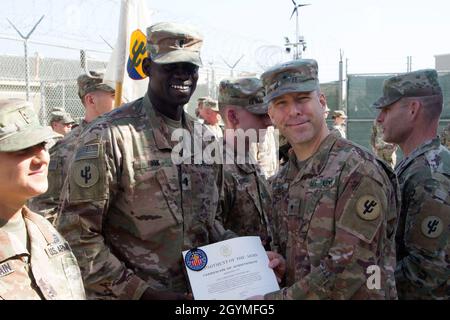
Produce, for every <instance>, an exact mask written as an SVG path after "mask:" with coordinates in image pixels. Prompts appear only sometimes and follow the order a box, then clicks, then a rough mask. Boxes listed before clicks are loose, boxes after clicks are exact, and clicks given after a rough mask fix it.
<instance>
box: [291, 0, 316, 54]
mask: <svg viewBox="0 0 450 320" xmlns="http://www.w3.org/2000/svg"><path fill="white" fill-rule="evenodd" d="M291 1H292V3H293V4H294V10H292V14H291V17H290V18H289V20H290V19H292V17H293V16H294V13H295V22H296V24H295V26H296V27H295V42H294V45H295V59H298V58H301V53H300V54H299V51H298V46H299V44H301V45H303V44H304V40H303V39H301V40H300V38H299V35H298V30H299V27H298V8H301V7H306V6H309V5H311V4H309V3H305V4H297V3H296V2H295V1H294V0H291Z"/></svg>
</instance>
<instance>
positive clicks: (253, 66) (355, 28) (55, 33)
mask: <svg viewBox="0 0 450 320" xmlns="http://www.w3.org/2000/svg"><path fill="white" fill-rule="evenodd" d="M143 1H144V0H143ZM297 3H309V4H311V5H310V6H306V7H302V8H300V11H299V27H300V34H301V35H303V36H304V38H305V40H306V42H307V48H306V50H305V52H303V57H304V58H314V59H316V60H317V61H318V63H319V77H320V79H321V81H322V82H326V81H333V80H337V79H338V62H339V56H340V50H342V52H343V57H344V61H346V62H347V65H348V69H347V72H348V73H390V72H404V71H406V67H407V56H412V67H413V70H416V69H421V68H433V67H434V55H437V54H445V53H450V42H448V41H447V37H448V36H447V35H448V34H450V19H449V15H450V1H446V0H428V1H419V0H389V1H388V0H341V1H332V0H309V1H308V0H304V1H303V0H302V2H300V1H299V0H297ZM2 4H3V10H2V12H1V13H0V54H16V55H21V54H22V53H23V46H22V45H21V44H20V43H18V42H13V41H10V40H4V39H1V38H2V37H3V38H4V37H17V33H16V31H15V30H14V29H13V28H12V27H11V26H10V25H9V23H8V22H7V20H6V19H7V18H8V19H10V20H11V21H12V22H13V23H14V24H15V25H16V26H17V27H18V28H19V30H21V31H22V32H23V33H27V32H28V31H29V30H30V29H31V28H32V26H33V25H34V23H35V22H36V21H37V20H39V18H40V17H41V16H42V15H45V18H44V20H43V21H42V23H41V24H40V25H39V26H38V27H37V29H36V31H35V32H34V33H33V35H32V36H31V40H35V41H41V42H47V43H53V44H58V45H62V46H68V47H71V48H87V49H95V50H98V51H102V52H104V53H99V55H100V58H103V59H107V58H108V52H109V51H110V48H109V46H108V44H107V43H109V44H110V45H114V44H115V41H116V40H115V39H116V36H117V23H118V20H119V8H120V1H119V0H45V1H44V0H2ZM146 4H147V6H148V8H149V9H150V10H152V11H153V14H152V23H153V22H159V21H177V22H181V23H189V24H193V25H194V26H196V27H197V29H199V30H200V31H201V32H202V33H203V35H204V38H205V39H204V47H203V50H202V57H203V61H204V64H207V65H211V66H215V67H221V68H224V70H229V68H228V67H227V64H228V65H232V64H234V63H235V62H236V61H237V60H238V59H239V58H241V57H242V59H241V61H240V62H239V63H238V64H237V66H236V68H235V70H236V71H249V72H256V73H260V72H262V71H263V70H264V69H265V68H267V67H269V66H271V65H273V64H275V63H278V62H281V61H286V60H289V59H291V58H292V55H288V54H286V53H285V46H284V41H285V40H284V39H285V37H286V36H287V37H289V39H291V40H293V39H294V38H295V29H296V28H295V16H294V17H293V18H292V19H289V18H290V16H291V13H292V10H293V3H292V0H227V1H217V0H147V1H146ZM102 38H103V39H105V40H106V41H104V40H102ZM30 51H31V52H33V51H39V54H40V55H42V56H64V57H67V56H74V57H76V56H78V54H79V53H78V52H77V50H69V49H67V50H66V49H55V48H49V47H47V46H40V45H34V46H32V47H31V49H30Z"/></svg>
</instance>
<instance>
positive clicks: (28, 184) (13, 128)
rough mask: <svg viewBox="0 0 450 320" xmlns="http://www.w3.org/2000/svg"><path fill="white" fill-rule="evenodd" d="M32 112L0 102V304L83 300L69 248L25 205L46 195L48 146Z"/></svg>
mask: <svg viewBox="0 0 450 320" xmlns="http://www.w3.org/2000/svg"><path fill="white" fill-rule="evenodd" d="M57 136H59V135H58V134H56V133H55V132H53V131H52V130H51V129H50V128H49V127H42V126H41V125H40V124H39V119H38V117H37V115H36V114H35V112H34V109H33V106H32V105H31V104H29V103H27V102H26V101H23V100H19V99H9V100H0V163H1V166H0V179H1V181H2V183H1V185H0V300H3V299H5V300H6V299H7V300H12V299H20V300H29V299H51V300H53V299H84V298H85V294H84V288H83V282H82V279H81V274H80V269H79V268H78V264H77V261H76V259H75V256H74V255H73V253H72V251H71V249H70V247H69V245H68V244H67V242H66V241H65V240H64V239H63V238H62V237H61V235H60V234H59V233H58V232H57V231H56V230H55V228H54V227H53V226H52V225H51V224H50V223H49V222H47V221H46V220H45V219H44V218H42V217H41V216H39V215H38V214H36V213H33V212H31V211H30V210H29V209H28V208H27V207H26V206H25V202H26V201H27V200H28V199H29V198H31V197H33V196H36V195H38V194H41V193H42V192H45V190H46V189H47V174H46V173H47V166H48V163H49V154H48V152H47V149H46V143H47V141H48V140H50V139H52V138H55V137H57Z"/></svg>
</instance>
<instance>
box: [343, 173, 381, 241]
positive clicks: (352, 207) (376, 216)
mask: <svg viewBox="0 0 450 320" xmlns="http://www.w3.org/2000/svg"><path fill="white" fill-rule="evenodd" d="M347 188H350V186H348V187H347ZM346 192H347V194H346ZM341 199H342V200H343V201H345V205H344V209H343V212H342V215H341V217H340V218H339V220H338V222H337V225H338V227H340V228H341V229H343V230H345V231H347V232H349V233H350V234H353V235H354V236H356V237H357V238H359V239H361V240H362V241H364V242H366V243H371V242H372V241H373V239H374V238H375V235H376V233H377V232H378V229H379V227H380V225H381V223H382V221H383V217H384V216H385V215H386V210H387V208H388V199H387V196H386V194H385V192H384V190H383V187H382V186H381V185H380V184H379V183H378V182H377V181H376V180H374V179H372V178H371V177H367V176H363V177H362V178H361V180H360V182H359V184H358V185H357V186H356V187H355V188H354V189H353V190H351V189H349V190H348V191H344V194H342V196H341Z"/></svg>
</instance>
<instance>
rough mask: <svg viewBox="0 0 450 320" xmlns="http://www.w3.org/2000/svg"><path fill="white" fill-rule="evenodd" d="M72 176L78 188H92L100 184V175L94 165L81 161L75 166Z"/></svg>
mask: <svg viewBox="0 0 450 320" xmlns="http://www.w3.org/2000/svg"><path fill="white" fill-rule="evenodd" d="M72 176H73V179H74V181H75V183H76V184H77V185H78V186H80V187H82V188H90V187H92V186H93V185H95V184H96V183H97V182H98V180H99V176H100V175H99V171H98V168H97V166H96V165H95V164H94V163H92V162H90V161H79V162H75V163H74V164H73V170H72Z"/></svg>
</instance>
